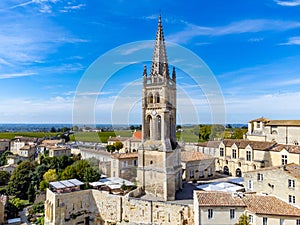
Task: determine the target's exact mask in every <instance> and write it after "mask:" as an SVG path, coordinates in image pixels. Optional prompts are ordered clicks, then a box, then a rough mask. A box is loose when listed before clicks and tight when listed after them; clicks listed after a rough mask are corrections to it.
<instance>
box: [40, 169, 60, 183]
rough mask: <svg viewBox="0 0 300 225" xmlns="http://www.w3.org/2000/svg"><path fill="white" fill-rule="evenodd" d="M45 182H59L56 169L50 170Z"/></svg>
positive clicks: (46, 174)
mask: <svg viewBox="0 0 300 225" xmlns="http://www.w3.org/2000/svg"><path fill="white" fill-rule="evenodd" d="M43 178H44V181H46V182H47V183H49V182H52V181H57V180H58V176H57V174H56V171H55V169H49V170H48V171H47V172H46V173H45V174H44V176H43Z"/></svg>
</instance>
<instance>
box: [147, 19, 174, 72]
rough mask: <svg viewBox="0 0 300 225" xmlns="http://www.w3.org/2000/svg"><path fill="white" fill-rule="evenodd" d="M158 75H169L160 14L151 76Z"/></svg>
mask: <svg viewBox="0 0 300 225" xmlns="http://www.w3.org/2000/svg"><path fill="white" fill-rule="evenodd" d="M158 75H160V76H164V77H169V69H168V60H167V53H166V46H165V38H164V32H163V27H162V22H161V16H159V18H158V27H157V32H156V41H155V46H154V53H153V58H152V67H151V74H150V76H158Z"/></svg>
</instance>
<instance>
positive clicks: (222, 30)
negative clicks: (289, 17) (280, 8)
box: [167, 19, 300, 43]
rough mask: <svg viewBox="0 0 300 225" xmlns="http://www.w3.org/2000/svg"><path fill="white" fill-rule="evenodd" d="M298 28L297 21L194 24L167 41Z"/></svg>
mask: <svg viewBox="0 0 300 225" xmlns="http://www.w3.org/2000/svg"><path fill="white" fill-rule="evenodd" d="M298 27H300V22H298V21H282V20H266V19H256V20H242V21H238V22H233V23H230V24H228V25H225V26H219V27H204V26H198V25H195V24H187V26H186V27H185V29H184V30H183V31H180V32H178V33H175V34H172V35H169V36H168V37H167V39H168V40H170V41H172V42H177V43H178V42H179V43H180V42H187V41H189V40H190V39H192V38H194V37H197V36H223V35H231V34H242V33H258V32H261V31H285V30H289V29H294V28H298Z"/></svg>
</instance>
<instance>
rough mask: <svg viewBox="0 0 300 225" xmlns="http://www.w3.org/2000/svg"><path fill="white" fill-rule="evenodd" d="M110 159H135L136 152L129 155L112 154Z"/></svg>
mask: <svg viewBox="0 0 300 225" xmlns="http://www.w3.org/2000/svg"><path fill="white" fill-rule="evenodd" d="M111 157H113V158H115V159H130V158H137V157H138V153H137V152H131V153H116V154H112V155H111Z"/></svg>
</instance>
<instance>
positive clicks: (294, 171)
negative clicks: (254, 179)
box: [245, 163, 300, 179]
mask: <svg viewBox="0 0 300 225" xmlns="http://www.w3.org/2000/svg"><path fill="white" fill-rule="evenodd" d="M282 169H283V170H284V171H285V172H286V173H288V174H290V175H291V176H293V177H295V178H298V179H300V165H298V164H295V163H290V164H287V165H285V166H284V167H283V166H272V167H266V168H259V169H256V170H253V171H249V173H253V172H255V173H256V172H259V171H269V170H282ZM245 173H248V172H245Z"/></svg>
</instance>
